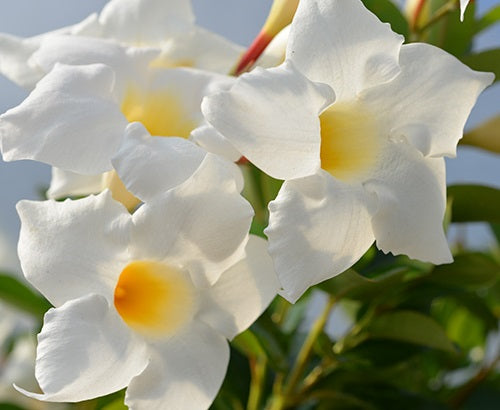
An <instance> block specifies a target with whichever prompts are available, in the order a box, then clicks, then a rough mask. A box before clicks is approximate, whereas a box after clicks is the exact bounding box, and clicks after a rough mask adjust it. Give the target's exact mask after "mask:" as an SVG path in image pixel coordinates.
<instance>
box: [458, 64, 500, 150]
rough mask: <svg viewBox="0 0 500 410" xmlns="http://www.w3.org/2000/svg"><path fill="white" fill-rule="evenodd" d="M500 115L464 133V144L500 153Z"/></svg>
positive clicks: (462, 140) (462, 142)
mask: <svg viewBox="0 0 500 410" xmlns="http://www.w3.org/2000/svg"><path fill="white" fill-rule="evenodd" d="M499 64H500V63H499ZM499 129H500V115H497V116H496V117H493V118H491V119H489V120H488V121H486V122H485V123H483V124H481V125H480V126H479V127H476V128H474V129H473V130H471V131H469V132H467V133H465V134H464V137H463V138H462V139H461V140H460V144H462V145H471V146H473V147H478V148H482V149H485V150H488V151H491V152H496V153H497V154H500V134H499V133H498V130H499Z"/></svg>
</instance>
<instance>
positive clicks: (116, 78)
mask: <svg viewBox="0 0 500 410" xmlns="http://www.w3.org/2000/svg"><path fill="white" fill-rule="evenodd" d="M101 46H102V47H101V49H102V50H103V52H102V54H103V55H104V54H106V53H104V50H106V49H108V48H110V47H111V46H109V45H104V44H101ZM112 47H113V49H114V48H116V47H118V46H116V45H113V46H112ZM82 54H85V53H84V52H83V50H82ZM112 56H114V57H113V58H112V57H108V59H107V61H110V63H109V65H106V64H89V65H64V64H56V65H55V67H54V68H53V69H52V71H51V72H50V73H49V74H47V76H45V77H44V78H43V79H42V80H41V81H40V82H39V83H38V84H37V86H36V88H35V89H34V90H33V92H32V93H31V94H30V95H29V96H28V98H27V99H26V100H25V101H24V102H23V103H21V104H20V105H19V106H17V107H15V108H13V109H11V110H9V111H7V112H6V113H5V114H3V115H1V116H0V144H1V152H2V154H3V158H4V160H5V161H12V160H19V159H34V160H37V161H41V162H45V163H48V164H50V165H52V166H54V167H57V168H59V169H55V170H54V172H53V181H52V184H51V188H50V190H49V195H50V197H53V198H58V197H64V196H70V195H87V194H90V193H98V192H100V191H101V190H102V189H104V188H106V187H109V188H111V189H112V191H113V194H114V195H115V197H116V199H119V200H121V201H122V202H124V204H126V205H127V206H128V207H133V205H134V203H135V204H136V203H137V201H136V200H135V199H134V198H133V197H131V196H130V195H127V194H126V191H125V190H124V189H123V185H122V184H121V182H120V181H119V180H118V179H117V177H116V174H115V172H114V171H113V166H112V163H111V159H112V157H113V156H114V155H115V154H116V153H117V151H118V149H119V147H120V145H121V144H122V142H123V141H124V138H126V135H127V131H126V129H127V125H128V124H129V123H132V122H141V124H143V126H145V127H146V129H147V130H148V131H149V133H150V134H152V135H154V136H162V137H176V138H168V139H167V141H164V144H167V145H170V146H171V149H172V151H173V152H175V153H180V151H183V152H185V155H186V156H187V157H188V158H189V157H193V156H197V157H200V156H201V155H200V154H199V153H198V151H201V149H200V148H199V147H196V146H195V145H194V144H193V143H192V142H189V141H186V140H185V139H188V138H192V139H196V140H199V142H200V144H203V135H204V131H203V130H204V128H206V127H203V125H204V119H203V116H202V113H201V109H200V103H201V100H202V98H203V96H205V95H207V94H209V93H211V92H213V91H215V90H218V89H219V88H220V87H228V86H229V85H230V84H232V82H233V79H232V78H231V77H228V76H223V75H220V74H215V73H212V72H208V71H203V70H197V69H192V68H151V67H148V66H147V62H148V61H149V60H150V56H149V54H148V53H140V54H139V55H138V54H136V53H133V54H132V55H129V54H127V53H126V51H124V50H122V51H121V52H118V51H117V52H116V53H115V54H113V55H112ZM111 60H112V61H111ZM51 61H53V60H51ZM126 62H133V63H134V64H131V63H130V64H126ZM111 67H113V68H111ZM198 127H199V129H198V130H197V131H196V132H192V131H194V130H195V129H196V128H198ZM181 139H184V140H182V141H181ZM214 151H215V152H217V153H221V149H220V148H217V147H216V148H215V149H214ZM222 151H223V152H222V153H227V155H226V156H228V157H229V158H230V159H233V160H234V159H236V158H238V156H239V155H238V154H237V153H236V155H235V154H234V149H229V150H228V149H225V150H224V149H223V150H222ZM183 159H185V157H178V158H177V161H182V160H183ZM198 165H199V162H198V163H196V164H195V166H198ZM188 168H189V167H188V166H187V167H186V169H188ZM109 171H111V173H108V174H104V175H103V174H102V173H105V172H109ZM187 176H189V175H186V177H187ZM166 178H168V175H167V176H166ZM176 182H177V183H178V182H182V181H176ZM120 187H122V188H120ZM170 187H172V186H170ZM170 187H169V188H170ZM119 191H123V192H124V194H119V193H118V192H119ZM117 193H118V194H117Z"/></svg>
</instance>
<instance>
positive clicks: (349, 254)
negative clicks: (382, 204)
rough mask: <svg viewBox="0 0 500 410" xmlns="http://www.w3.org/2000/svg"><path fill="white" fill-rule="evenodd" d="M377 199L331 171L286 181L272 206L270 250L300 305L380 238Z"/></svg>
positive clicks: (285, 291)
mask: <svg viewBox="0 0 500 410" xmlns="http://www.w3.org/2000/svg"><path fill="white" fill-rule="evenodd" d="M374 207H375V202H374V198H373V197H372V196H371V195H369V194H367V193H366V192H365V191H364V189H363V188H362V187H361V186H358V185H349V184H346V183H343V182H340V181H338V180H336V179H334V178H332V177H331V176H330V175H329V174H328V173H326V172H324V171H320V172H319V173H318V174H316V175H313V176H310V177H307V178H302V179H297V180H291V181H285V183H284V184H283V187H282V188H281V190H280V192H279V194H278V196H277V198H276V199H275V200H274V201H272V202H271V203H270V204H269V210H270V216H269V227H268V228H267V229H266V230H265V233H266V235H267V236H268V237H269V252H270V254H271V256H272V257H273V260H274V265H275V268H276V272H277V274H278V278H279V280H280V282H281V286H282V288H283V290H282V291H281V294H282V295H283V297H285V298H286V299H287V300H289V301H290V302H292V303H293V302H295V301H296V300H297V299H298V298H299V297H300V296H301V295H302V294H303V293H304V292H305V291H306V289H307V288H308V287H310V286H312V285H315V284H316V283H319V282H322V281H323V280H325V279H328V278H331V277H333V276H335V275H337V274H339V273H341V272H343V271H344V270H346V269H347V268H349V267H350V266H351V265H352V264H353V263H354V262H356V261H357V260H358V259H359V258H360V257H361V256H362V255H363V254H364V253H365V252H366V250H367V249H368V248H369V247H370V245H371V244H372V243H373V241H374V240H375V236H374V232H373V230H372V227H371V214H372V212H373V211H374Z"/></svg>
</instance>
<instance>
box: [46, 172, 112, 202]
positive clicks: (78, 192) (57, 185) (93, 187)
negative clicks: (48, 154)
mask: <svg viewBox="0 0 500 410" xmlns="http://www.w3.org/2000/svg"><path fill="white" fill-rule="evenodd" d="M101 191H102V174H99V175H81V174H75V173H74V172H69V171H64V170H62V169H60V168H55V167H53V168H52V179H51V180H50V188H49V190H48V191H47V197H49V198H53V199H58V198H67V197H71V196H86V195H90V194H98V193H99V192H101Z"/></svg>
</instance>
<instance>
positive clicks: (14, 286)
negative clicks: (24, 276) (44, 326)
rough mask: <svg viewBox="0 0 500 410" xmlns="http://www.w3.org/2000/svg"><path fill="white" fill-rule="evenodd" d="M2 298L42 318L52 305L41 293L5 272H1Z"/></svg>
mask: <svg viewBox="0 0 500 410" xmlns="http://www.w3.org/2000/svg"><path fill="white" fill-rule="evenodd" d="M0 299H2V300H4V301H5V302H7V303H9V304H11V305H12V306H15V307H16V308H18V309H21V310H23V311H25V312H28V313H30V314H32V315H34V316H37V317H39V318H40V319H42V318H43V315H44V314H45V312H46V311H47V310H48V309H50V307H51V305H50V303H49V302H47V300H45V298H43V297H42V296H41V295H39V294H37V293H35V292H34V291H32V290H31V289H30V288H28V287H27V286H26V285H24V284H23V283H21V282H20V281H18V280H17V279H16V278H14V277H13V276H11V275H8V274H4V273H0Z"/></svg>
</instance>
